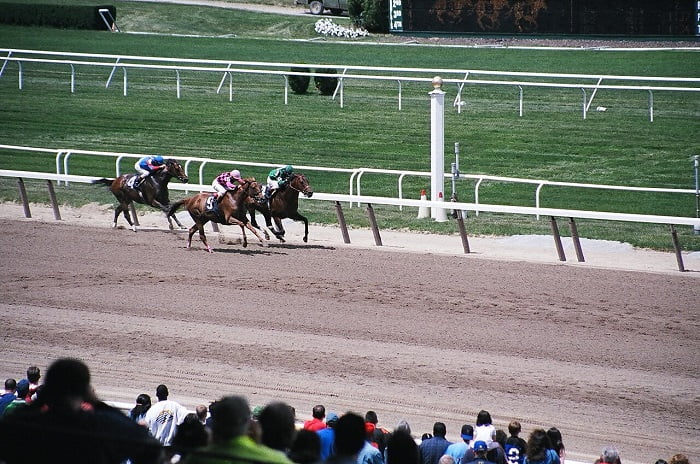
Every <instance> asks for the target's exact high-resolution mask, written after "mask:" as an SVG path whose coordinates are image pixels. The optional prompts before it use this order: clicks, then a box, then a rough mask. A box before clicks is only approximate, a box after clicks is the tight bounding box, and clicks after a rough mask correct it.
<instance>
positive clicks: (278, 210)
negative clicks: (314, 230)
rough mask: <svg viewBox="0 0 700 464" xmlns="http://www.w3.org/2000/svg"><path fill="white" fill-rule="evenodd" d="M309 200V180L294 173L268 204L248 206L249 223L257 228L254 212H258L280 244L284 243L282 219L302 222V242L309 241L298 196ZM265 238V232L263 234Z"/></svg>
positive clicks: (307, 229)
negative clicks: (299, 209) (273, 225)
mask: <svg viewBox="0 0 700 464" xmlns="http://www.w3.org/2000/svg"><path fill="white" fill-rule="evenodd" d="M300 193H301V194H302V195H304V196H306V197H307V198H311V196H312V195H313V194H314V191H313V189H312V188H311V185H309V180H308V179H307V178H306V176H305V175H304V174H299V173H296V174H294V175H292V177H291V178H290V179H289V182H287V185H285V187H284V188H281V189H278V190H277V191H276V192H275V193H274V194H273V196H272V198H270V200H269V201H268V202H264V203H254V204H248V213H249V214H250V222H251V224H253V227H256V228H258V229H259V228H260V227H258V223H257V221H256V220H255V210H258V211H260V212H261V213H262V215H263V216H264V217H265V225H266V227H267V228H268V229H270V230H271V231H272V233H273V234H275V237H277V238H278V239H279V240H280V242H284V232H285V231H284V227H282V219H284V218H290V219H293V220H295V221H304V242H305V243H306V242H307V241H308V240H309V221H308V220H307V219H306V217H304V216H302V215H301V214H299V211H298V208H299V194H300ZM271 219H274V220H275V226H276V227H275V228H274V229H273V228H272V221H271ZM265 235H266V236H267V232H265Z"/></svg>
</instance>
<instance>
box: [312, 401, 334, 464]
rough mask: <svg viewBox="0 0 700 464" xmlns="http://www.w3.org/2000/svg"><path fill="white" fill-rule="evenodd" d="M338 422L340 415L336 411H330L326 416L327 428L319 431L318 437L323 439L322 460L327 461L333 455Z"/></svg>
mask: <svg viewBox="0 0 700 464" xmlns="http://www.w3.org/2000/svg"><path fill="white" fill-rule="evenodd" d="M337 423H338V415H337V414H336V413H334V412H329V413H328V415H327V416H326V428H325V429H321V430H319V431H318V432H316V433H317V434H318V438H319V439H320V441H321V455H320V459H321V461H326V460H327V459H328V458H330V457H331V456H333V447H334V444H335V424H337Z"/></svg>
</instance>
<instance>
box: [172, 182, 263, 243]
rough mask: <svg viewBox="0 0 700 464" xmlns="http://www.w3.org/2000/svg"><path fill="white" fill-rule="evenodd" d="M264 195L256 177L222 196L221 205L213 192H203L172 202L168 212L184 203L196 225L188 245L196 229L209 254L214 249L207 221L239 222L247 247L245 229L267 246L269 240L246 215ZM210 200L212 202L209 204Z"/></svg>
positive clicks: (191, 230)
mask: <svg viewBox="0 0 700 464" xmlns="http://www.w3.org/2000/svg"><path fill="white" fill-rule="evenodd" d="M263 200H264V197H263V195H262V190H261V188H260V184H258V183H257V182H255V179H254V178H252V177H251V178H246V179H243V182H242V183H241V185H240V186H239V187H238V188H237V189H236V190H233V191H231V190H229V191H228V192H226V194H225V195H224V196H223V198H221V199H220V201H219V202H218V204H217V201H216V199H214V198H213V196H212V194H210V193H200V194H198V195H194V196H192V197H188V198H185V199H182V200H178V201H176V202H175V203H173V204H172V205H170V209H169V210H168V215H169V216H172V215H174V214H175V211H177V210H178V208H180V207H181V206H184V207H185V208H186V209H187V211H188V212H189V213H190V216H191V217H192V220H193V221H194V225H193V226H192V227H190V234H189V236H188V237H187V248H190V247H191V246H192V236H193V235H194V233H195V232H197V231H199V238H200V239H201V240H202V243H204V246H205V247H207V251H208V252H209V253H213V252H214V250H213V249H212V248H211V247H210V246H209V244H208V243H207V237H206V235H204V224H206V223H207V222H209V221H211V222H215V223H217V224H226V225H229V224H231V225H233V224H237V225H239V226H240V227H241V232H242V233H243V246H244V247H246V246H248V239H247V238H246V236H245V229H246V228H248V229H249V230H250V231H251V232H253V234H255V236H256V237H258V240H260V244H261V245H262V246H265V241H264V240H263V238H262V237H261V236H260V234H258V232H257V231H256V230H255V229H254V228H253V227H252V226H251V225H250V222H248V218H247V217H246V211H247V207H248V206H249V205H251V204H254V203H257V202H259V201H263ZM208 202H209V204H210V205H211V206H209V205H207V203H208Z"/></svg>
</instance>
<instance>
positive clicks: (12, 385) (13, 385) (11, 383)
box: [5, 379, 17, 393]
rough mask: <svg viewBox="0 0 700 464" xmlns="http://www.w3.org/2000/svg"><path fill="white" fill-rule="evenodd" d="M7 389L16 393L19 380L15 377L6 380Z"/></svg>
mask: <svg viewBox="0 0 700 464" xmlns="http://www.w3.org/2000/svg"><path fill="white" fill-rule="evenodd" d="M5 391H6V392H8V393H14V392H16V391H17V381H16V380H15V379H7V380H5Z"/></svg>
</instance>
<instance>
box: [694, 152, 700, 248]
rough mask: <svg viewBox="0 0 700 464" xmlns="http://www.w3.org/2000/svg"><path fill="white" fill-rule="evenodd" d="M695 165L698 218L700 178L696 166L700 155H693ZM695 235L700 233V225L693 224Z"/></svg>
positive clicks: (699, 161)
mask: <svg viewBox="0 0 700 464" xmlns="http://www.w3.org/2000/svg"><path fill="white" fill-rule="evenodd" d="M693 165H694V166H695V217H696V218H700V180H699V179H698V166H699V165H700V155H695V156H693ZM693 230H694V232H695V235H700V226H697V225H696V226H693Z"/></svg>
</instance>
